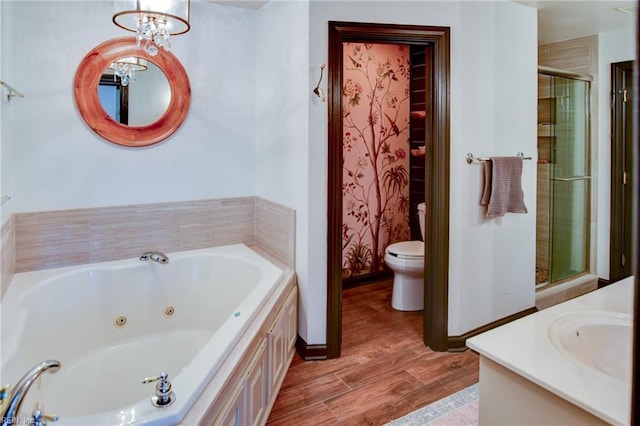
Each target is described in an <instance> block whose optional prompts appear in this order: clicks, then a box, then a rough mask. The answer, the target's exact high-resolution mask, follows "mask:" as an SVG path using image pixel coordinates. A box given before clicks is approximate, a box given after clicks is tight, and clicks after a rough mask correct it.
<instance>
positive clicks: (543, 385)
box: [467, 277, 634, 424]
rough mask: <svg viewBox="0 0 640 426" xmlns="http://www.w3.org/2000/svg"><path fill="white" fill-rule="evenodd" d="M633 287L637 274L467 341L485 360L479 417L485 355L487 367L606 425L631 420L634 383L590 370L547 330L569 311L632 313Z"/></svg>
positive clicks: (481, 411) (481, 371)
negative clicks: (562, 349)
mask: <svg viewBox="0 0 640 426" xmlns="http://www.w3.org/2000/svg"><path fill="white" fill-rule="evenodd" d="M633 287H634V278H633V277H630V278H627V279H625V280H622V281H620V282H617V283H614V284H611V285H609V286H607V287H605V288H602V289H600V290H597V291H593V292H591V293H589V294H586V295H584V296H581V297H577V298H575V299H572V300H569V301H567V302H564V303H561V304H558V305H555V306H552V307H550V308H548V309H545V310H543V311H539V312H537V313H535V314H532V315H529V316H527V317H524V318H521V319H519V320H517V321H514V322H512V323H509V324H506V325H504V326H502V327H498V328H496V329H493V330H491V331H488V332H486V333H483V334H480V335H478V336H475V337H472V338H471V339H469V340H467V346H468V347H470V348H471V349H473V350H475V351H477V352H479V353H480V358H481V368H480V418H481V420H482V413H483V407H482V404H483V402H482V401H483V397H482V386H483V385H482V383H483V381H482V377H483V369H482V363H483V361H482V360H483V359H484V360H485V362H486V364H487V365H489V364H491V365H495V366H497V367H499V368H502V369H503V370H505V371H507V372H508V373H509V374H513V375H514V376H517V379H518V380H521V381H522V382H526V383H528V385H529V388H536V389H539V390H540V391H542V390H544V392H546V394H547V395H548V396H551V397H554V398H555V399H556V400H559V401H564V402H568V403H569V405H572V406H574V407H578V408H580V409H581V410H584V411H582V412H583V413H584V412H587V413H590V414H591V415H593V416H595V417H594V418H598V419H603V420H604V421H605V422H607V423H611V424H627V423H628V421H629V419H628V416H629V409H630V406H631V405H630V403H631V401H630V396H631V383H630V382H629V383H624V382H622V381H619V380H615V379H613V378H611V377H609V376H607V375H605V374H602V373H599V372H597V371H595V370H592V369H591V368H589V367H586V366H584V365H582V364H580V363H579V362H577V361H574V360H572V359H571V358H570V357H569V356H568V355H565V354H563V353H562V352H560V350H558V349H557V348H556V347H555V346H554V344H553V343H552V341H551V340H550V338H549V328H550V325H551V324H552V322H553V321H554V320H556V319H557V318H559V317H561V316H562V315H563V314H568V313H571V312H580V311H594V310H596V311H607V312H616V313H622V314H630V315H632V314H633V291H634V288H633ZM513 383H515V382H513ZM498 396H499V395H498ZM527 402H528V404H531V401H527ZM516 403H517V401H515V402H514V404H510V406H512V407H513V406H515V405H516ZM523 405H526V404H525V403H523Z"/></svg>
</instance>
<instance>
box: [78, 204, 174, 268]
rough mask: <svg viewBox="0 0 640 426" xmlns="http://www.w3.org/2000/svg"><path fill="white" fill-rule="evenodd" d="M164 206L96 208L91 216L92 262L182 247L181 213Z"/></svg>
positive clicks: (169, 250) (90, 241)
mask: <svg viewBox="0 0 640 426" xmlns="http://www.w3.org/2000/svg"><path fill="white" fill-rule="evenodd" d="M176 207H177V206H174V208H173V209H167V208H165V207H164V206H161V205H149V206H124V207H119V208H106V209H95V210H93V212H92V214H91V219H90V236H89V238H90V240H89V242H88V243H89V247H90V249H91V254H90V262H103V261H108V260H117V259H126V258H130V257H137V256H140V254H141V253H142V252H144V251H146V250H160V251H163V252H172V251H178V250H179V249H180V226H179V223H180V214H179V212H178V211H176V210H175V208H176Z"/></svg>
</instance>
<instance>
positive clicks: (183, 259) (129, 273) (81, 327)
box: [0, 245, 287, 426]
mask: <svg viewBox="0 0 640 426" xmlns="http://www.w3.org/2000/svg"><path fill="white" fill-rule="evenodd" d="M141 254H142V253H141ZM168 257H169V259H170V261H169V263H167V264H159V263H156V262H153V261H145V262H143V261H140V260H139V259H137V258H135V259H127V260H122V261H115V262H105V263H97V264H92V265H82V266H79V267H66V268H59V269H51V270H43V271H33V272H25V273H19V274H16V275H15V276H14V278H13V281H12V283H11V286H10V288H9V289H8V291H7V293H6V295H5V297H4V299H3V301H2V304H1V305H0V306H1V311H2V342H1V343H2V345H1V347H2V369H1V372H0V377H1V380H0V383H10V384H12V385H15V383H16V382H17V381H18V380H19V379H20V377H22V375H24V374H25V373H26V372H27V371H28V370H29V369H30V368H31V367H33V366H35V365H36V364H37V363H39V362H41V361H44V360H47V359H56V360H58V361H60V362H61V364H62V367H61V369H60V370H59V371H58V372H57V373H55V374H43V375H42V376H40V379H39V380H38V382H37V383H35V384H34V385H33V386H32V387H31V389H30V391H29V393H28V395H27V397H26V398H25V400H24V402H23V404H22V408H21V416H24V415H29V414H30V413H31V412H32V411H33V409H34V405H35V404H36V403H39V404H40V408H41V409H42V411H44V412H52V413H55V414H57V415H58V416H60V421H59V422H57V423H56V424H57V425H60V426H62V425H67V424H68V425H102V424H109V425H130V424H143V423H144V424H154V425H156V424H157V425H168V424H177V423H180V422H181V420H182V419H183V417H184V416H185V414H186V413H187V412H188V411H189V410H190V408H191V406H192V405H193V404H194V402H195V401H196V400H197V399H198V397H199V396H200V394H201V393H202V392H203V390H204V389H205V388H207V386H209V383H210V381H211V380H212V378H213V377H214V376H215V375H216V374H218V373H217V371H218V370H219V368H220V366H221V364H222V363H224V362H225V358H226V357H227V356H228V355H229V353H230V352H231V351H232V350H233V349H234V345H236V344H237V342H238V341H239V340H240V339H242V338H243V334H244V333H246V331H247V330H248V329H250V328H252V327H253V328H255V325H252V321H254V319H255V318H256V317H258V316H259V315H258V314H259V313H260V311H261V310H262V309H273V307H266V308H265V301H267V300H269V298H272V299H273V297H274V294H275V293H277V292H279V291H282V289H281V288H280V287H282V286H285V285H286V283H285V281H287V280H285V279H284V276H285V272H284V271H283V270H282V269H280V268H278V267H276V266H274V265H273V264H272V263H270V262H269V261H267V260H266V259H265V258H263V257H262V256H260V255H258V254H257V253H256V252H255V251H253V250H252V249H250V248H248V247H246V246H244V245H231V246H223V247H215V248H209V249H201V250H192V251H185V252H179V253H170V254H168ZM162 371H165V372H167V373H168V376H169V381H170V382H171V384H172V390H173V391H174V392H175V396H176V398H175V401H174V403H173V404H171V405H170V406H167V407H162V408H158V407H155V406H153V405H152V404H151V401H150V398H151V397H152V396H153V395H154V393H155V384H142V380H143V379H144V378H146V377H149V376H158V375H159V374H160V373H161V372H162ZM216 380H217V381H218V382H224V381H225V380H226V379H224V378H223V379H220V378H217V379H216ZM209 394H211V392H209ZM191 414H192V413H191Z"/></svg>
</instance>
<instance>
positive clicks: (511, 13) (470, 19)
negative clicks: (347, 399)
mask: <svg viewBox="0 0 640 426" xmlns="http://www.w3.org/2000/svg"><path fill="white" fill-rule="evenodd" d="M329 20H336V21H358V22H378V23H395V24H418V25H436V26H449V27H451V94H450V97H451V238H450V282H449V288H450V291H449V300H450V303H449V334H451V335H459V334H462V333H464V332H466V331H469V330H472V329H474V328H476V327H478V326H481V325H484V324H486V323H488V322H491V321H493V320H496V319H498V318H502V317H504V316H507V315H509V314H512V313H515V312H518V311H520V310H523V309H526V308H530V307H532V306H534V299H535V293H534V289H535V286H534V280H535V207H536V205H535V185H536V182H535V173H536V171H535V160H534V161H531V162H525V165H524V173H523V188H524V192H525V203H526V204H527V207H528V208H529V212H530V213H529V214H527V215H513V214H512V215H507V216H505V217H504V218H503V219H497V220H492V221H484V220H483V219H482V217H481V215H482V213H481V212H482V209H481V207H480V206H479V205H478V202H479V198H480V185H481V169H480V167H479V166H478V165H472V166H470V165H467V164H466V162H465V154H466V152H468V151H471V152H473V153H474V154H476V155H480V156H488V155H514V154H515V153H516V152H518V151H523V152H525V153H526V154H528V155H533V156H535V153H536V136H535V135H536V96H537V95H536V72H537V63H536V60H537V40H536V35H537V31H536V11H535V9H531V8H528V7H525V6H521V5H518V4H514V3H511V2H504V1H497V2H496V1H491V2H461V3H460V2H446V1H443V2H421V3H418V2H373V1H372V2H325V1H316V2H312V3H311V9H310V37H309V52H310V53H309V63H310V64H311V66H314V64H319V63H321V62H326V60H327V56H326V55H327V51H328V50H327V49H328V47H327V43H328V37H327V22H328V21H329ZM313 84H315V82H310V83H309V87H308V90H311V89H312V88H313ZM325 87H326V86H325ZM326 108H327V107H326V104H321V103H318V102H315V100H313V99H312V102H311V105H310V110H309V157H308V158H307V159H306V161H307V164H308V168H309V172H308V173H309V192H310V193H311V194H313V197H314V198H313V199H311V200H310V211H309V234H308V241H309V250H310V252H309V259H311V260H312V261H310V263H309V269H308V272H307V274H308V277H309V282H308V284H307V287H308V291H309V295H308V299H309V300H314V301H315V303H317V304H319V305H320V306H322V307H324V306H325V305H326V267H325V265H326V248H327V245H326V229H327V224H326V209H327V201H326V200H327V193H326V182H327V146H326V145H327V143H326V141H327V121H326V120H327V117H326ZM302 160H305V159H303V158H300V161H302ZM427 285H428V283H427ZM306 321H307V324H306V329H307V330H308V334H307V336H302V337H303V338H305V337H306V338H307V343H309V344H315V343H323V342H325V333H326V320H325V318H324V317H322V316H320V315H318V316H317V317H312V316H308V317H307V318H306Z"/></svg>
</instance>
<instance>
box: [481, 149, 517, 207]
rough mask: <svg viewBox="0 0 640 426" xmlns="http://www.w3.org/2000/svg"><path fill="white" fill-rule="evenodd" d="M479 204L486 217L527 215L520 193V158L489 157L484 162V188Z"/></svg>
mask: <svg viewBox="0 0 640 426" xmlns="http://www.w3.org/2000/svg"><path fill="white" fill-rule="evenodd" d="M480 204H481V205H483V206H488V207H487V217H501V216H504V215H505V213H527V207H526V206H525V205H524V193H523V192H522V158H520V157H491V158H490V159H489V161H485V162H484V188H483V191H482V198H481V200H480Z"/></svg>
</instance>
